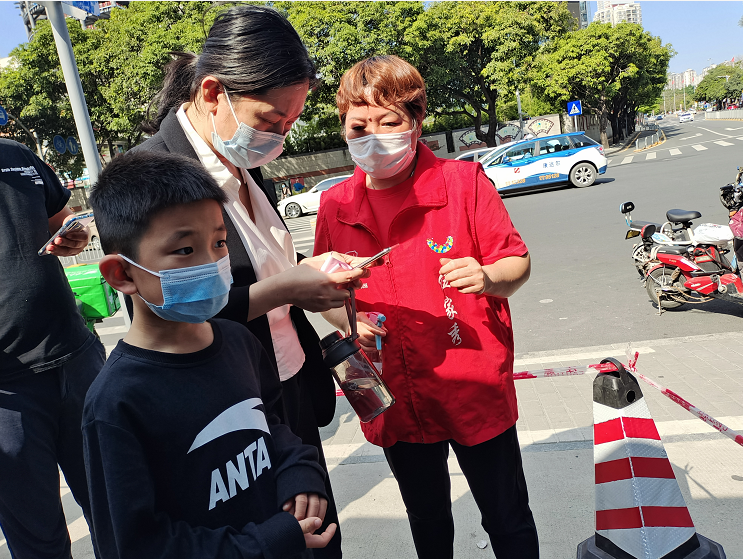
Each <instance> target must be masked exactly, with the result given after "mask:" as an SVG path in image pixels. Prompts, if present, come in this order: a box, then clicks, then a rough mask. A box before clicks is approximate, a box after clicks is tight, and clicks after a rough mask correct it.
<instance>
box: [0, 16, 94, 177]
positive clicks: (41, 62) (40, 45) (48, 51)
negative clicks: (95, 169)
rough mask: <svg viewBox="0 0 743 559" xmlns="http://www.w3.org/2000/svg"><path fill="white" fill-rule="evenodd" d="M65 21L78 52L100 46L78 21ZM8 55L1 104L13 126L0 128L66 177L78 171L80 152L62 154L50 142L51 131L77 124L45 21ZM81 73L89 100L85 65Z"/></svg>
mask: <svg viewBox="0 0 743 559" xmlns="http://www.w3.org/2000/svg"><path fill="white" fill-rule="evenodd" d="M67 23H68V25H67V27H68V30H69V33H70V39H71V41H72V44H73V49H74V52H75V57H76V58H84V55H85V54H86V53H87V52H89V51H90V50H92V49H95V48H97V47H98V46H99V45H98V42H97V41H96V40H95V38H93V37H92V35H91V34H90V33H88V32H85V31H84V30H83V29H82V28H81V27H80V24H79V23H78V22H77V21H75V20H68V22H67ZM10 56H11V64H10V66H9V67H7V68H5V69H3V70H2V71H0V104H2V105H3V107H5V108H6V109H7V111H8V112H9V113H11V114H12V115H13V116H14V117H15V118H14V119H13V126H12V127H11V128H9V129H7V130H5V129H4V132H9V133H11V134H12V136H13V138H14V139H16V140H17V141H20V142H23V143H26V144H28V145H30V146H32V147H35V151H36V152H37V153H38V154H39V156H40V157H41V158H42V159H43V160H45V161H46V162H47V163H49V164H50V165H52V167H54V168H55V170H57V171H58V172H59V173H61V174H63V175H65V176H67V177H68V178H77V177H79V176H81V175H82V170H83V168H84V166H85V162H84V160H83V157H82V154H78V155H76V156H72V155H70V154H69V152H66V153H65V154H64V155H60V154H59V153H57V152H56V151H55V150H54V148H53V147H52V138H53V137H54V136H55V135H60V136H62V137H64V138H67V137H69V136H77V129H76V127H75V121H74V118H73V115H72V107H71V106H70V102H69V99H68V96H67V88H66V87H65V83H64V76H63V75H62V68H61V67H60V64H59V57H58V56H57V48H56V45H55V43H54V37H53V35H52V29H51V25H50V24H49V22H48V21H39V22H38V24H37V25H36V31H35V33H34V36H33V38H32V39H31V41H29V42H28V43H24V44H22V45H20V46H18V47H16V48H15V49H13V51H12V52H11V53H10ZM80 79H81V81H82V82H83V89H84V90H85V93H86V98H87V100H88V102H90V97H89V93H90V91H89V87H88V88H86V86H89V83H90V75H89V73H88V72H87V71H86V68H85V67H81V68H80ZM21 125H22V126H21ZM24 127H25V129H26V130H28V132H26V130H24ZM29 136H30V137H29Z"/></svg>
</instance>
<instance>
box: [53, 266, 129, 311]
mask: <svg viewBox="0 0 743 559" xmlns="http://www.w3.org/2000/svg"><path fill="white" fill-rule="evenodd" d="M65 275H66V276H67V281H68V282H69V283H70V287H71V288H72V293H73V294H74V295H75V299H78V300H79V301H80V302H82V315H83V317H84V318H85V319H91V318H93V319H95V318H106V317H108V316H113V315H114V313H116V311H117V310H119V308H120V307H121V303H120V302H119V296H118V292H117V291H116V290H115V289H114V288H112V287H111V286H110V285H108V283H107V282H106V280H105V279H104V278H103V276H102V275H101V272H100V270H99V269H98V264H84V265H80V266H70V267H68V268H65Z"/></svg>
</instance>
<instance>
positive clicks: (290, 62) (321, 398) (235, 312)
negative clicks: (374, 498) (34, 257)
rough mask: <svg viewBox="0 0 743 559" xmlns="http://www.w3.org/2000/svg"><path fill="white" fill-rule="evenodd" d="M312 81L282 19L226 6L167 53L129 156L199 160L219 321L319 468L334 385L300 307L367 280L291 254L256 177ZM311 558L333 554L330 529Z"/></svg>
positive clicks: (331, 506)
mask: <svg viewBox="0 0 743 559" xmlns="http://www.w3.org/2000/svg"><path fill="white" fill-rule="evenodd" d="M314 80H315V68H314V65H313V63H312V61H311V60H310V58H309V56H308V54H307V51H306V49H305V47H304V45H303V44H302V42H301V40H300V38H299V36H298V35H297V33H296V31H295V30H294V28H293V27H292V26H291V24H290V23H289V22H288V21H287V20H286V19H285V18H284V17H282V16H281V15H280V14H279V13H278V12H276V11H275V10H272V9H270V8H265V7H259V6H252V5H243V6H239V7H235V8H232V9H230V10H228V11H226V12H224V13H223V14H221V15H220V16H219V17H218V18H217V20H216V21H215V22H214V25H213V26H212V28H211V30H210V31H209V36H208V38H207V40H206V42H205V44H204V50H203V52H202V53H201V54H200V55H195V54H192V53H177V54H176V59H175V60H173V62H171V63H170V64H169V65H168V66H167V67H166V76H165V81H164V84H163V89H162V91H161V92H160V93H159V94H158V96H157V98H156V104H157V108H158V114H157V117H156V118H154V119H153V120H152V121H151V122H150V123H148V124H147V125H146V126H145V130H146V131H148V132H150V133H154V135H153V136H152V137H151V138H150V139H148V140H147V141H145V142H144V143H143V144H141V145H140V146H137V147H136V148H135V149H137V150H149V151H162V152H170V153H178V154H181V155H185V156H187V157H191V158H193V159H196V160H199V161H200V162H201V163H202V164H203V165H204V166H205V167H206V169H207V170H208V171H209V172H210V173H211V174H212V176H213V177H214V178H215V179H216V180H217V182H218V183H219V184H220V185H221V186H222V188H223V189H224V190H225V191H226V193H227V194H228V197H229V198H230V201H229V202H228V204H226V205H225V207H224V208H223V214H224V221H225V225H226V227H227V245H228V247H229V250H230V261H231V265H232V276H233V280H234V283H233V285H232V288H231V290H230V297H229V303H228V304H227V306H226V307H225V308H224V310H222V312H220V313H219V315H217V316H218V317H219V318H227V319H231V320H234V321H236V322H240V323H241V324H245V325H246V326H247V327H248V328H249V329H250V330H251V331H252V332H253V334H255V335H256V336H257V337H258V339H259V340H260V341H261V343H262V344H263V346H264V347H265V348H266V351H267V352H268V354H269V356H270V357H271V358H272V359H273V361H274V363H276V365H277V370H278V372H279V376H280V378H281V380H282V387H283V394H284V396H283V405H284V413H285V419H286V422H287V424H288V425H289V426H290V427H291V429H292V431H293V432H294V433H295V434H297V435H298V436H299V437H301V439H302V440H303V442H304V443H306V444H311V445H313V446H315V447H317V449H318V451H319V454H320V462H321V464H322V466H323V468H325V470H326V472H327V467H326V465H325V458H324V455H323V450H322V444H321V440H320V435H319V432H318V426H324V425H327V424H328V423H330V421H331V420H332V418H333V415H334V412H335V389H334V385H333V380H332V377H331V373H330V371H329V370H328V368H327V367H325V366H324V365H323V363H322V354H321V352H320V347H319V345H318V342H319V339H318V336H317V334H316V333H315V330H314V329H313V328H312V326H311V325H310V323H309V321H308V320H307V318H306V316H305V314H304V312H303V310H302V309H306V310H309V311H312V312H320V311H326V310H329V309H331V308H340V307H342V306H343V304H344V300H345V299H347V298H348V297H349V292H348V290H347V289H345V286H346V285H347V284H348V283H349V281H354V280H357V279H358V278H360V277H363V276H364V275H365V274H364V273H363V272H362V271H360V270H355V271H353V272H341V273H336V274H325V273H324V272H321V271H319V267H320V266H321V265H322V263H323V262H324V260H325V258H324V257H315V258H306V259H305V258H304V257H303V256H301V255H297V254H296V251H295V250H294V247H293V245H292V244H291V237H290V236H289V233H288V231H287V230H286V226H285V225H284V224H283V221H282V220H281V217H280V215H279V214H278V212H277V211H276V193H275V191H274V190H273V188H272V187H271V188H266V187H265V186H264V184H263V177H262V175H261V172H260V169H259V166H260V165H262V164H265V163H268V162H269V161H271V160H273V159H275V158H276V157H277V156H278V155H279V154H280V153H281V150H282V145H283V140H284V137H285V136H286V134H287V133H288V132H289V130H290V128H291V126H292V124H293V123H294V122H295V121H296V120H297V119H298V118H299V115H300V113H301V112H302V110H303V108H304V102H305V99H306V97H307V93H308V90H309V87H310V85H311V84H312V83H313V82H314ZM349 261H350V260H349ZM297 264H299V265H297ZM302 354H303V355H302ZM326 490H327V494H328V497H329V499H328V510H327V513H326V516H325V521H324V523H323V526H322V528H321V530H320V531H324V530H325V527H326V526H327V525H328V524H330V523H333V522H335V523H338V515H337V511H336V507H335V502H334V500H333V494H332V491H331V487H330V480H329V478H328V479H327V480H326ZM314 554H315V557H333V558H339V557H341V548H340V529H338V530H337V531H336V534H335V536H334V537H333V539H332V540H331V542H330V543H329V544H328V546H327V547H326V548H325V549H316V550H314Z"/></svg>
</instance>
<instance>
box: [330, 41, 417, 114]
mask: <svg viewBox="0 0 743 559" xmlns="http://www.w3.org/2000/svg"><path fill="white" fill-rule="evenodd" d="M335 102H336V104H337V105H338V113H339V116H340V119H341V123H342V124H344V125H345V123H346V114H348V111H349V110H350V109H351V107H353V106H360V105H378V106H380V107H390V106H392V107H399V108H401V109H402V110H404V111H405V113H406V114H407V115H408V116H409V117H410V118H412V119H413V120H415V122H416V123H417V124H418V125H420V124H421V123H422V122H423V119H424V118H425V116H426V83H425V82H424V81H423V78H422V77H421V75H420V72H418V70H416V69H415V67H414V66H412V65H411V64H410V63H409V62H406V61H405V60H403V59H402V58H399V57H397V56H392V55H384V56H372V57H370V58H367V59H365V60H362V61H361V62H357V63H356V64H355V65H354V66H353V67H352V68H351V69H350V70H348V71H347V72H346V73H345V74H343V77H342V78H341V85H340V88H339V89H338V93H337V95H336V97H335Z"/></svg>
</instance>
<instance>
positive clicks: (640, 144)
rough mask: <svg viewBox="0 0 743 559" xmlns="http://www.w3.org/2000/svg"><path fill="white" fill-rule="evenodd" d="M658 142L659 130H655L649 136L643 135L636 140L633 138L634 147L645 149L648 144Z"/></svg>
mask: <svg viewBox="0 0 743 559" xmlns="http://www.w3.org/2000/svg"><path fill="white" fill-rule="evenodd" d="M658 142H660V132H656V133H655V134H651V135H650V136H645V137H644V138H637V140H635V149H637V150H641V149H647V148H648V147H650V146H654V145H655V144H657V143H658Z"/></svg>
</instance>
